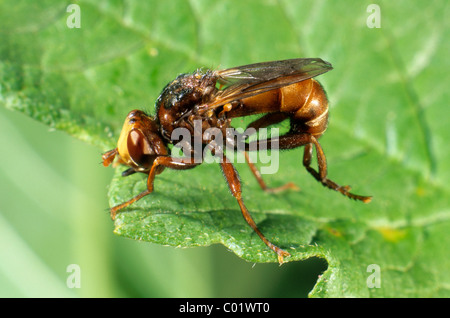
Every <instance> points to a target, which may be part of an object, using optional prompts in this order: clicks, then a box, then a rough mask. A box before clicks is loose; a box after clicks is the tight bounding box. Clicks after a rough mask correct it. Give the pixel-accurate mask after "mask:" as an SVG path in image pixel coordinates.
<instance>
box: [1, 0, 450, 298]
mask: <svg viewBox="0 0 450 318" xmlns="http://www.w3.org/2000/svg"><path fill="white" fill-rule="evenodd" d="M73 2H75V3H79V4H80V6H81V10H82V11H81V14H82V16H81V17H82V20H81V29H80V32H76V30H73V31H75V32H68V29H67V27H66V25H65V19H66V16H67V15H68V13H66V10H65V9H66V7H67V6H68V5H69V4H70V3H72V1H56V0H46V1H39V2H35V1H1V0H0V57H1V58H2V62H3V60H4V61H6V62H5V63H4V64H1V66H2V68H1V69H0V76H1V78H0V79H1V81H0V83H6V85H9V87H8V86H5V87H2V86H0V104H2V105H6V107H7V108H14V109H18V110H20V111H22V112H24V113H26V114H28V115H29V116H31V117H34V118H37V119H38V120H40V121H42V122H45V123H47V124H48V125H50V126H53V127H55V126H57V127H58V124H60V126H59V128H61V129H63V130H64V129H65V130H68V131H71V132H72V133H74V134H75V135H77V137H79V138H81V139H83V140H85V141H88V142H91V143H93V144H96V145H97V146H98V147H94V146H91V145H88V144H87V143H85V142H82V141H80V140H78V139H75V138H73V137H71V136H69V135H68V134H66V133H63V132H61V131H58V130H55V129H50V128H49V126H45V125H43V124H42V123H39V122H37V121H34V120H32V119H30V117H27V116H25V115H23V114H21V113H19V112H11V111H10V110H8V109H5V108H4V107H0V149H1V150H2V154H1V156H0V180H1V182H0V187H1V191H0V297H78V296H80V297H305V296H307V294H308V292H309V291H310V290H311V289H312V287H313V286H314V284H315V282H316V280H317V278H318V275H320V274H321V273H322V272H323V271H324V270H326V268H327V263H326V262H325V261H324V260H323V259H316V258H312V259H309V260H307V261H302V262H291V263H287V264H284V265H283V266H281V267H280V266H278V264H256V265H254V264H252V263H248V262H245V261H244V260H242V259H240V258H238V257H237V256H236V255H234V254H233V253H231V252H229V251H227V249H226V248H225V247H223V246H221V245H220V246H219V245H217V246H210V247H202V248H192V249H177V248H171V247H163V246H159V245H156V244H150V243H144V242H138V241H133V240H129V239H124V238H120V237H116V236H115V235H114V234H113V233H112V231H113V223H112V221H111V220H110V218H109V215H108V200H107V191H108V184H109V182H110V180H111V178H112V175H113V170H112V169H111V168H104V167H103V166H102V165H101V153H102V151H104V150H107V149H106V147H107V146H108V145H111V144H114V142H115V141H114V140H111V137H110V136H109V135H110V133H111V132H114V133H116V134H117V133H118V131H120V126H121V124H122V120H123V117H124V115H125V114H126V113H128V111H129V110H130V107H134V105H138V106H140V105H142V104H143V103H145V104H146V107H148V108H149V109H151V106H152V105H153V102H154V98H156V97H157V95H158V93H159V92H160V90H161V89H162V87H163V86H164V85H165V84H166V83H167V82H168V81H169V80H171V79H173V77H174V76H175V75H176V73H178V72H186V71H192V70H193V69H194V68H195V67H202V66H207V67H218V66H220V67H222V66H223V67H232V66H237V65H241V64H246V63H253V62H259V61H267V60H274V59H285V58H295V57H321V58H323V59H325V60H327V61H330V62H331V63H332V64H333V66H334V67H335V70H333V71H332V72H330V73H328V74H327V76H326V77H325V76H324V77H323V80H322V78H321V79H320V81H321V82H322V83H324V85H325V87H326V88H327V91H328V94H329V96H330V99H331V100H332V103H331V105H330V107H331V112H332V117H331V119H332V120H331V122H330V129H329V131H330V130H331V131H333V130H334V132H335V133H333V134H328V137H327V138H324V139H323V145H324V148H325V149H327V150H329V149H333V147H334V149H333V150H335V151H334V152H333V151H330V153H331V160H333V156H334V158H335V160H336V161H337V162H339V161H341V162H342V161H343V160H345V156H352V155H353V154H352V152H351V151H350V152H349V153H350V154H348V153H346V152H345V151H344V148H345V144H337V142H342V140H343V139H342V138H341V137H340V136H339V133H338V132H344V133H343V135H345V136H346V137H348V138H349V139H350V140H354V141H356V142H357V143H359V144H363V146H364V147H366V148H370V150H372V154H373V153H376V155H379V156H380V157H381V156H385V157H386V161H384V162H383V163H382V164H383V165H382V164H381V163H380V165H379V166H377V167H374V170H372V169H369V168H368V169H367V170H371V171H370V173H374V171H375V173H379V175H378V179H377V180H376V185H375V186H373V189H374V190H378V191H379V193H383V194H384V198H380V200H379V201H378V203H374V205H373V206H372V209H376V208H380V214H381V217H380V219H377V218H376V215H375V211H371V212H372V214H371V217H372V218H369V221H373V222H374V223H371V225H373V224H376V222H378V221H380V220H381V222H380V225H384V224H388V225H392V224H394V225H396V224H397V225H398V224H403V223H402V222H403V221H404V222H405V224H408V225H409V223H408V222H409V221H410V219H405V220H404V219H403V217H404V215H406V216H407V217H408V218H409V217H411V218H413V217H417V219H413V221H415V222H417V223H418V224H419V225H422V222H423V224H425V226H426V225H430V224H432V225H434V224H435V223H436V224H437V225H439V224H440V225H443V227H442V229H440V232H439V233H438V234H440V235H443V233H445V224H444V223H445V222H447V223H448V220H449V218H448V215H449V213H448V207H446V208H445V207H444V208H443V206H444V203H442V200H435V199H434V197H432V196H431V199H430V196H428V195H429V194H430V192H432V193H437V195H439V194H440V193H443V194H444V195H445V194H448V182H446V181H447V180H446V179H448V176H449V175H450V169H449V167H450V166H449V161H448V160H446V159H448V157H449V147H448V146H446V145H447V144H448V142H447V141H448V129H446V126H448V120H447V122H446V121H445V119H444V120H442V118H443V115H442V113H443V109H444V111H445V110H446V108H442V107H443V106H444V105H443V104H444V103H443V101H448V83H449V81H448V75H447V74H444V71H446V69H447V68H448V57H446V55H445V53H446V52H448V45H449V44H448V43H449V42H448V33H449V28H448V22H446V24H445V25H444V21H448V19H446V17H448V11H449V5H448V1H420V0H416V1H396V2H392V1H380V7H381V10H382V11H381V29H370V28H368V27H367V26H366V19H367V17H368V15H369V13H368V12H367V11H366V9H367V7H368V5H369V4H371V3H372V1H356V0H354V1H343V0H340V1H331V0H329V1H312V0H311V1H296V0H279V1H276V0H262V1H259V0H252V1H226V0H220V1H208V0H190V1H183V0H179V1H172V0H170V1H153V2H150V1H149V2H145V6H147V9H146V10H143V9H141V8H142V7H141V5H142V3H143V2H139V1H131V0H129V1H121V0H115V1H94V0H92V1H89V0H85V1H73ZM416 5H417V6H416ZM43 8H45V9H43ZM186 12H187V13H188V14H187V13H186ZM19 19H20V20H19ZM133 19H134V20H133ZM17 21H20V22H19V23H18V22H17ZM83 21H84V22H83ZM89 23H90V24H89ZM5 30H6V31H5ZM11 30H12V31H11ZM36 34H38V35H39V36H42V38H40V39H39V41H35V42H36V43H35V42H34V40H36ZM14 35H18V38H19V39H18V40H17V41H16V39H15V38H13V37H14ZM58 41H60V43H59V42H58ZM114 41H117V42H114ZM9 43H12V44H13V46H11V47H10V46H8V44H9ZM28 43H30V44H32V45H30V48H31V49H29V50H27V49H24V47H25V48H26V47H27V44H28ZM110 47H111V48H114V50H111V51H110V50H108V48H110ZM34 49H35V50H39V52H35V51H33V50H34ZM443 52H444V53H443ZM129 55H131V58H129V59H127V57H129ZM21 59H22V60H21ZM148 61H152V63H154V64H155V67H154V68H153V67H149V66H148V64H143V63H147V62H148ZM22 64H23V65H25V66H24V72H23V74H25V75H26V76H23V78H22V77H21V75H23V74H22V73H20V72H19V71H22V69H21V67H22V66H23V65H22ZM17 65H19V67H17ZM143 69H144V70H148V69H151V70H152V73H151V74H148V73H147V72H142V70H143ZM18 70H19V71H18ZM15 71H17V74H15V73H14V72H15ZM41 71H42V73H41ZM47 71H48V72H47ZM5 72H9V73H8V74H5ZM46 72H47V73H46ZM440 72H441V73H442V74H439V73H440ZM16 75H17V76H16ZM437 75H439V76H437ZM41 76H42V77H45V76H47V77H45V79H44V80H42V83H41V82H38V80H37V79H39V80H40V79H42V78H41ZM59 76H61V78H64V79H66V80H67V82H61V81H59V78H60V77H59ZM27 80H28V81H27ZM135 81H136V82H138V83H141V84H142V87H141V86H136V85H134V84H135ZM39 85H43V86H44V87H40V86H39ZM370 85H373V89H372V87H369V86H370ZM40 88H42V89H40ZM22 89H23V91H22ZM380 89H381V90H382V91H380ZM11 92H12V93H11ZM86 92H90V93H91V94H89V93H86ZM8 93H11V95H8ZM65 94H71V95H70V96H67V95H65ZM5 96H6V97H5ZM11 96H12V98H11V99H8V97H11ZM15 98H17V99H15ZM21 98H23V99H21ZM27 98H29V100H28V99H27ZM17 101H19V102H17ZM29 101H31V102H29ZM27 102H29V103H27ZM93 104H95V105H98V107H95V108H92V107H91V106H92V105H93ZM54 105H56V106H55V107H54V108H53V106H54ZM67 105H69V107H68V108H66V106H67ZM130 105H133V106H130ZM45 107H48V109H45V111H42V112H41V110H42V109H41V108H45ZM55 109H56V110H55ZM386 109H387V110H389V111H386ZM60 110H61V111H60ZM59 111H60V112H59ZM85 114H86V116H84V115H85ZM52 116H54V117H52ZM92 118H94V123H92ZM95 118H101V120H99V122H95ZM119 118H120V120H119ZM89 119H91V122H89ZM72 120H73V121H72ZM83 124H85V125H86V127H87V128H86V130H83V129H84V128H85V127H83ZM427 125H429V126H427ZM74 127H75V128H74ZM80 127H81V130H80ZM106 128H110V129H111V130H107V129H106ZM77 129H78V130H77ZM432 134H433V135H432ZM91 136H94V137H93V138H91ZM90 138H91V139H90ZM417 141H418V143H416V142H417ZM344 143H345V141H344ZM357 147H358V145H357V146H356V149H358V148H357ZM102 148H105V149H102ZM345 149H347V148H345ZM328 158H330V157H328ZM336 158H337V159H336ZM339 158H341V159H339ZM342 158H344V159H342ZM377 158H378V157H377ZM363 159H364V158H363ZM378 163H379V162H372V164H374V165H376V164H378ZM380 169H381V170H380ZM395 169H397V170H396V171H394V170H395ZM336 170H338V169H336ZM336 170H334V172H333V173H334V175H338V174H339V171H336ZM342 173H343V174H344V175H345V174H346V173H347V172H346V171H344V172H342ZM397 173H398V174H397ZM305 177H306V174H302V177H299V179H298V180H303V179H300V178H305ZM385 177H387V178H390V179H389V180H390V181H391V184H395V186H398V188H395V189H392V186H391V187H389V186H386V185H385V184H384V183H383V181H384V180H383V179H384V178H385ZM306 178H308V180H305V183H306V184H312V183H313V182H314V181H313V180H310V179H312V178H310V177H306ZM186 180H189V176H186ZM403 180H408V182H409V180H413V181H412V182H411V183H409V184H406V185H405V184H403V183H402V181H403ZM417 180H419V181H417ZM353 182H355V183H356V180H354V181H353ZM366 183H367V181H366ZM300 186H302V185H300ZM400 186H405V187H404V188H400ZM430 189H431V190H430ZM321 190H322V189H321ZM383 190H384V191H385V192H383ZM433 190H437V191H433ZM311 191H313V190H311ZM324 191H325V190H324ZM397 191H399V192H397ZM398 193H400V195H402V194H408V195H409V194H410V193H414V194H415V196H411V197H406V196H405V197H403V198H401V199H402V200H398V199H399V198H398ZM332 195H334V196H336V195H335V194H332ZM333 198H334V197H333ZM410 199H411V200H410ZM427 199H428V200H430V202H427ZM336 200H343V199H341V198H337V197H336ZM339 202H341V201H339ZM322 203H323V204H325V205H326V204H328V203H326V202H325V201H323V202H322ZM397 203H398V204H397ZM375 204H378V205H375ZM383 207H384V208H385V210H383ZM389 209H391V210H389ZM388 210H389V211H388ZM392 210H394V213H393V214H392V215H384V214H388V212H392ZM352 212H354V214H358V211H357V210H356V209H355V211H352ZM415 212H419V213H418V214H417V213H416V214H414V213H415ZM322 213H324V212H323V211H322ZM325 213H327V211H325ZM410 213H411V214H410ZM322 215H324V216H325V217H324V219H327V217H329V216H328V215H326V214H322ZM374 215H375V217H374ZM366 216H367V215H363V216H362V217H361V219H360V220H363V221H364V220H365V217H366ZM320 217H321V215H319V218H320ZM383 217H384V218H383ZM428 217H429V218H428ZM386 220H387V221H392V223H390V222H385V221H386ZM430 220H431V221H430ZM397 221H398V223H396V222H397ZM383 222H385V223H383ZM427 222H430V223H427ZM368 223H370V222H368ZM413 225H414V224H413ZM400 228H401V227H400ZM422 230H423V229H422V228H418V229H416V228H415V229H414V231H416V232H417V233H419V234H418V235H417V236H414V238H417V241H419V243H422V239H423V241H427V239H428V238H427V235H428V233H436V232H432V230H430V229H426V230H430V232H426V231H425V230H424V231H423V233H422ZM416 232H414V233H416ZM422 234H423V236H422ZM372 235H377V233H373V232H372ZM376 237H378V236H376ZM440 238H441V237H437V239H435V240H437V241H440V240H441V239H440ZM367 239H368V240H370V236H369V238H367ZM374 241H375V242H376V240H374ZM427 242H429V244H431V245H433V246H434V247H435V246H436V244H434V243H435V241H434V240H431V239H430V240H428V241H427ZM415 243H416V242H415V241H412V243H411V245H412V246H413V248H411V250H413V251H414V252H415V251H416V250H415V248H416V247H417V246H416V245H415ZM399 246H400V248H401V245H395V246H394V247H395V248H399ZM423 246H428V245H420V246H419V250H418V253H417V254H414V256H415V257H417V259H420V262H418V265H419V266H418V269H417V268H414V269H415V270H416V271H417V272H420V271H422V268H421V267H420V266H422V265H423V266H424V267H425V266H427V265H428V258H427V257H429V255H431V254H433V253H440V252H441V250H440V249H439V248H436V249H434V248H433V249H428V250H427V251H425V255H423V253H422V252H423V250H420V247H423ZM365 247H366V245H364V244H363V245H361V246H359V247H358V248H361V249H362V251H356V252H355V255H356V254H357V253H358V252H360V255H364V252H365V251H364V248H365ZM372 247H373V249H374V250H373V251H375V252H380V255H379V259H378V260H382V259H383V257H384V256H383V253H382V251H378V250H377V247H378V245H374V246H372ZM351 248H352V247H351ZM441 248H442V246H441ZM346 251H347V250H346V249H342V252H343V253H345V252H346ZM373 251H372V252H373ZM393 251H394V252H392V254H394V255H397V253H396V252H395V251H396V249H393ZM353 252H354V251H353ZM421 253H422V254H421ZM428 253H429V254H428ZM374 254H376V253H374ZM419 254H420V255H419ZM419 256H420V257H419ZM349 258H350V260H351V261H354V262H355V263H357V261H358V260H357V258H355V259H351V257H349ZM437 259H438V262H439V263H438V265H436V264H433V266H434V267H430V268H427V270H423V272H424V273H425V272H426V274H427V275H428V274H430V273H432V274H433V277H432V278H433V280H430V279H428V277H429V276H426V275H417V276H415V277H420V278H422V279H423V280H422V281H421V283H422V285H420V284H419V285H417V286H418V287H417V289H415V288H416V281H414V279H415V278H411V279H410V277H406V278H405V275H402V273H397V269H396V268H394V269H393V270H392V272H393V273H394V275H393V277H394V278H393V279H392V280H391V281H390V283H391V284H392V286H394V287H393V290H395V288H398V287H399V285H402V286H400V288H402V287H403V292H404V293H403V295H404V294H408V292H409V290H412V291H411V292H412V293H417V294H419V293H420V290H421V289H422V286H425V287H427V292H429V293H432V292H433V291H434V289H433V286H431V287H430V286H428V285H429V284H434V283H435V282H436V281H437V282H441V283H442V286H440V287H437V288H442V289H441V291H442V292H443V293H445V292H446V291H448V287H446V286H448V283H446V281H447V282H448V279H447V280H446V278H445V277H448V274H447V275H446V276H443V275H445V274H446V273H444V272H443V270H442V269H443V268H444V269H445V268H447V267H448V266H446V265H447V264H448V260H447V259H445V256H442V255H441V257H438V258H437ZM355 260H356V261H355ZM337 261H338V262H339V261H341V260H337ZM346 261H347V260H346V259H344V260H342V263H345V262H346ZM402 261H403V260H402ZM406 261H409V259H408V258H407V259H406ZM71 264H76V265H78V266H79V268H80V270H81V276H80V279H81V288H68V286H67V279H68V278H69V275H70V274H71V273H68V272H67V271H66V269H67V267H68V266H69V265H71ZM353 265H354V264H353ZM357 265H360V264H357ZM363 265H367V264H363ZM416 265H417V264H416ZM407 266H408V264H407ZM352 269H353V268H352V267H351V266H350V265H349V266H348V267H347V271H351V270H352ZM364 270H365V268H363V269H362V270H361V269H358V271H359V272H358V274H361V273H363V274H365V272H364ZM337 271H339V268H338V269H337ZM355 272H356V270H355ZM400 272H401V271H400ZM447 272H448V271H447ZM341 273H342V271H341ZM397 274H399V278H398V280H397V276H396V275H397ZM407 274H410V273H407ZM419 274H421V273H419ZM399 281H400V283H399ZM405 282H406V284H405ZM446 284H447V285H446ZM330 285H331V284H330ZM337 286H338V287H337ZM331 287H332V288H333V287H334V288H339V287H340V286H339V285H336V286H331ZM413 287H414V288H413ZM337 293H339V291H337ZM335 294H336V293H335ZM386 294H388V295H391V294H390V293H386ZM417 294H416V295H417ZM350 295H351V294H350Z"/></svg>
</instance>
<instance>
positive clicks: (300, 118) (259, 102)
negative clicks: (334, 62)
mask: <svg viewBox="0 0 450 318" xmlns="http://www.w3.org/2000/svg"><path fill="white" fill-rule="evenodd" d="M241 102H242V103H241V105H240V106H239V107H236V108H233V109H232V110H231V111H229V112H228V113H227V116H228V117H230V118H231V117H239V116H248V115H253V114H261V113H274V112H281V113H285V114H287V115H288V116H289V117H290V119H291V130H293V131H295V132H307V133H310V134H312V135H314V136H315V137H319V136H320V135H322V134H323V133H324V131H325V129H326V128H327V123H328V99H327V96H326V94H325V91H324V90H323V88H322V86H321V85H320V84H319V82H317V81H316V80H314V79H308V80H305V81H302V82H298V83H295V84H292V85H289V86H285V87H281V88H279V89H274V90H271V91H268V92H266V93H263V94H259V95H256V96H252V97H249V98H245V99H243V100H242V101H241Z"/></svg>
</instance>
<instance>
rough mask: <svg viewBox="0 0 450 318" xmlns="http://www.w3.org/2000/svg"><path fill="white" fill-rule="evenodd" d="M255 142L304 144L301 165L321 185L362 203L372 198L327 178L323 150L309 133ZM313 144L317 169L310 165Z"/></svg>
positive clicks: (286, 146)
mask: <svg viewBox="0 0 450 318" xmlns="http://www.w3.org/2000/svg"><path fill="white" fill-rule="evenodd" d="M254 142H256V143H257V144H259V143H260V142H267V145H268V147H270V148H274V147H275V148H276V147H278V149H293V148H297V147H301V146H305V152H304V155H303V166H304V167H305V168H306V170H307V171H308V172H309V173H310V174H311V175H312V176H313V177H314V178H315V179H316V180H317V181H319V182H320V183H322V185H324V186H325V187H327V188H329V189H332V190H335V191H337V192H340V193H342V194H343V195H345V196H346V197H349V198H351V199H354V200H359V201H362V202H364V203H368V202H370V201H371V200H372V197H369V196H361V195H357V194H353V193H351V192H349V191H350V187H349V186H340V185H338V184H337V183H335V182H334V181H332V180H330V179H328V178H327V161H326V157H325V153H324V152H323V149H322V146H321V145H320V143H319V142H318V141H317V139H316V138H315V137H314V136H313V135H311V134H309V133H302V132H296V133H292V132H291V133H288V134H286V135H284V136H281V137H278V138H272V139H268V140H267V141H259V140H258V141H254ZM313 145H314V147H315V148H316V154H317V163H318V168H319V169H318V171H316V170H315V169H314V168H312V167H311V158H312V150H313ZM252 146H253V145H252V142H251V143H250V144H249V148H250V149H252V148H251V147H252Z"/></svg>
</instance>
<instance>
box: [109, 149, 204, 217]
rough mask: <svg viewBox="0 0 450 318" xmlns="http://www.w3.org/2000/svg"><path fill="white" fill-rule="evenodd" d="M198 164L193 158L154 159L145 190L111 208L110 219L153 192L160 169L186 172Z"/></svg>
mask: <svg viewBox="0 0 450 318" xmlns="http://www.w3.org/2000/svg"><path fill="white" fill-rule="evenodd" d="M199 164H200V163H199V162H196V161H195V158H172V157H170V156H160V157H156V159H155V160H154V161H153V164H152V167H151V168H150V171H149V173H148V178H147V189H146V190H145V191H142V192H141V193H139V194H138V195H137V196H135V197H134V198H132V199H130V200H128V201H126V202H124V203H121V204H118V205H116V206H114V207H112V208H111V210H110V212H111V219H113V220H114V219H115V218H116V215H117V213H118V212H119V211H120V210H122V209H123V208H126V207H127V206H129V205H130V204H133V203H134V202H136V201H138V200H140V199H142V198H143V197H145V196H146V195H148V194H150V193H152V192H153V181H154V180H155V176H156V174H158V172H160V171H161V168H169V169H175V170H186V169H192V168H194V167H196V166H198V165H199Z"/></svg>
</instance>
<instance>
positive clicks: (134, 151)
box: [127, 129, 155, 167]
mask: <svg viewBox="0 0 450 318" xmlns="http://www.w3.org/2000/svg"><path fill="white" fill-rule="evenodd" d="M127 148H128V154H129V155H130V158H131V159H132V160H133V161H134V163H136V165H138V166H144V167H146V166H148V165H149V164H151V162H152V159H154V156H155V152H154V151H153V149H152V147H151V145H150V142H149V141H148V139H147V138H146V137H145V135H144V134H143V133H142V132H141V131H140V130H138V129H132V130H131V131H130V132H129V134H128V138H127Z"/></svg>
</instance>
